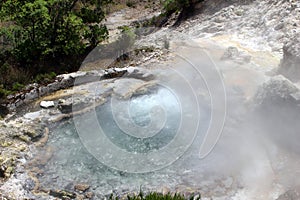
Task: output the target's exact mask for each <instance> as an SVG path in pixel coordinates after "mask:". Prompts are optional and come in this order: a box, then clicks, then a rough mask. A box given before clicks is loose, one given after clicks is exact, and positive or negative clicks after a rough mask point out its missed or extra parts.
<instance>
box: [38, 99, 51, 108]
mask: <svg viewBox="0 0 300 200" xmlns="http://www.w3.org/2000/svg"><path fill="white" fill-rule="evenodd" d="M40 106H41V107H42V108H46V109H47V108H51V107H54V102H53V101H42V102H41V103H40Z"/></svg>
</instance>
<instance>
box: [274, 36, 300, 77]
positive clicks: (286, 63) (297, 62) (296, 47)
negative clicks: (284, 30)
mask: <svg viewBox="0 0 300 200" xmlns="http://www.w3.org/2000/svg"><path fill="white" fill-rule="evenodd" d="M299 38H300V35H299V34H298V35H296V36H294V37H293V38H292V39H291V40H290V41H288V42H287V43H286V44H285V45H284V47H283V59H282V61H281V64H280V67H279V69H278V72H279V73H280V74H282V75H284V76H286V77H287V78H289V79H290V80H292V81H294V82H298V81H299V80H300V39H299Z"/></svg>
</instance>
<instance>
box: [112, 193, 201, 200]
mask: <svg viewBox="0 0 300 200" xmlns="http://www.w3.org/2000/svg"><path fill="white" fill-rule="evenodd" d="M109 199H110V200H119V198H118V197H113V196H111V197H110V198H109ZM127 199H128V200H186V199H187V198H185V197H184V196H183V195H181V194H177V193H176V194H174V195H172V194H170V193H168V194H165V195H163V194H161V193H157V192H151V193H149V194H147V195H144V194H143V193H142V192H140V193H139V194H138V195H136V196H131V195H129V196H127ZM189 199H190V200H200V199H201V196H198V197H194V196H191V197H189Z"/></svg>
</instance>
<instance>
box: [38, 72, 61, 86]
mask: <svg viewBox="0 0 300 200" xmlns="http://www.w3.org/2000/svg"><path fill="white" fill-rule="evenodd" d="M55 78H56V73H54V72H50V73H47V74H38V75H37V76H36V77H35V79H34V82H36V83H39V84H48V83H51V82H52V81H54V80H55Z"/></svg>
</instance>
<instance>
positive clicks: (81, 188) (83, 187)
mask: <svg viewBox="0 0 300 200" xmlns="http://www.w3.org/2000/svg"><path fill="white" fill-rule="evenodd" d="M89 188H90V186H89V185H86V184H77V185H75V186H74V189H75V190H76V191H79V192H85V191H87V190H88V189H89Z"/></svg>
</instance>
